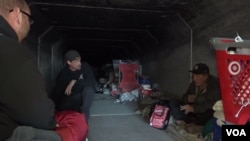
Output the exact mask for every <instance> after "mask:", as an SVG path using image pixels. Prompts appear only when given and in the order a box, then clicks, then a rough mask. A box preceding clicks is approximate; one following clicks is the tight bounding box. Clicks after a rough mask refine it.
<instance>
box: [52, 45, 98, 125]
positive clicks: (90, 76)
mask: <svg viewBox="0 0 250 141" xmlns="http://www.w3.org/2000/svg"><path fill="white" fill-rule="evenodd" d="M64 59H65V62H66V66H65V67H64V68H63V69H62V70H61V72H60V73H59V75H58V77H57V80H56V84H55V87H54V89H53V91H52V94H51V98H52V99H53V101H54V103H55V105H56V109H57V110H58V111H64V110H75V111H78V112H81V113H84V114H85V116H86V119H87V120H88V119H89V110H90V106H91V105H92V102H93V99H94V94H95V85H96V84H97V82H96V78H95V75H94V71H93V69H92V68H91V66H90V65H89V64H88V63H86V62H81V56H80V54H79V52H78V51H76V50H69V51H67V52H66V53H65V55H64Z"/></svg>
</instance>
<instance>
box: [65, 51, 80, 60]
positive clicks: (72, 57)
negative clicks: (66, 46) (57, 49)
mask: <svg viewBox="0 0 250 141" xmlns="http://www.w3.org/2000/svg"><path fill="white" fill-rule="evenodd" d="M78 58H81V56H80V54H79V52H78V51H76V50H69V51H68V52H66V53H65V55H64V59H65V61H73V60H76V59H78Z"/></svg>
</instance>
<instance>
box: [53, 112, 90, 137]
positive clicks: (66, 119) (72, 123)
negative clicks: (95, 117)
mask: <svg viewBox="0 0 250 141" xmlns="http://www.w3.org/2000/svg"><path fill="white" fill-rule="evenodd" d="M56 120H57V123H58V124H59V127H57V128H56V129H55V131H56V132H57V133H58V134H59V135H60V136H61V138H62V141H85V139H86V137H87V134H88V123H87V120H86V118H85V115H84V114H81V113H79V112H76V111H61V112H56Z"/></svg>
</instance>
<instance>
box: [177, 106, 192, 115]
mask: <svg viewBox="0 0 250 141" xmlns="http://www.w3.org/2000/svg"><path fill="white" fill-rule="evenodd" d="M180 110H181V111H183V110H184V112H185V114H188V113H190V112H194V107H193V106H192V105H189V104H186V105H182V106H180Z"/></svg>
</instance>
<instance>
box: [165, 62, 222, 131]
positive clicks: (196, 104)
mask: <svg viewBox="0 0 250 141" xmlns="http://www.w3.org/2000/svg"><path fill="white" fill-rule="evenodd" d="M189 72H191V73H192V82H191V83H190V85H189V87H188V89H187V91H186V93H185V94H184V95H183V96H182V99H181V101H178V100H170V103H169V105H170V109H171V114H172V116H173V118H174V120H175V123H176V124H177V125H185V126H186V131H187V132H189V133H197V132H199V131H201V130H202V128H203V127H204V125H205V124H206V123H207V122H208V121H209V120H210V119H212V118H213V113H214V111H213V110H212V107H213V105H214V104H215V103H216V101H218V100H220V99H221V93H220V85H219V81H218V79H217V78H216V77H214V76H212V75H211V74H210V72H209V67H208V66H207V65H206V64H205V63H197V64H195V65H194V66H193V69H192V70H190V71H189Z"/></svg>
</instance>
